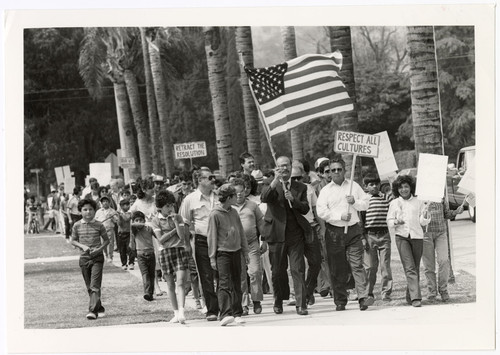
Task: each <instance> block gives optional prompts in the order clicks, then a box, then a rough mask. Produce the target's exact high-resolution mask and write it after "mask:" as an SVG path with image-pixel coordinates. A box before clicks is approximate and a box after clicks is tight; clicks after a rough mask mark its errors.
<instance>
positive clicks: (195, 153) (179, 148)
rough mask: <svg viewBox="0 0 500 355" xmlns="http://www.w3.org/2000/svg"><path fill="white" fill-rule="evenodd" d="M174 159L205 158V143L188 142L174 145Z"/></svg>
mask: <svg viewBox="0 0 500 355" xmlns="http://www.w3.org/2000/svg"><path fill="white" fill-rule="evenodd" d="M174 154H175V159H189V158H198V157H205V156H206V155H207V146H206V144H205V142H203V141H200V142H190V143H178V144H174Z"/></svg>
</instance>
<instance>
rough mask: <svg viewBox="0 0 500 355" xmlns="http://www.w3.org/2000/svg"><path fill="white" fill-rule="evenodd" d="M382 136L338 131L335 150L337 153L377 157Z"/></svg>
mask: <svg viewBox="0 0 500 355" xmlns="http://www.w3.org/2000/svg"><path fill="white" fill-rule="evenodd" d="M379 144H380V136H376V135H373V134H366V133H359V132H346V131H337V132H336V133H335V145H334V150H335V152H337V153H345V154H354V155H359V156H362V157H372V158H376V157H378V154H379Z"/></svg>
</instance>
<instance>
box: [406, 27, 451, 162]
mask: <svg viewBox="0 0 500 355" xmlns="http://www.w3.org/2000/svg"><path fill="white" fill-rule="evenodd" d="M407 43H408V54H409V58H410V85H411V115H412V121H413V135H414V138H415V150H416V151H417V156H418V153H430V154H443V153H444V150H443V136H442V128H441V119H440V112H439V95H438V80H437V68H436V52H435V47H434V46H435V44H434V32H433V28H432V27H430V26H411V27H410V26H409V27H408V35H407Z"/></svg>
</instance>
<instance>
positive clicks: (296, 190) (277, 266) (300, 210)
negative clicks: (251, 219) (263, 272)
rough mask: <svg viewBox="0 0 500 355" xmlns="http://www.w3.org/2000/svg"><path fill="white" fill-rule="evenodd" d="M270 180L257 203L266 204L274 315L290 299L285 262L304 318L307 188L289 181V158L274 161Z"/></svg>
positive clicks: (308, 228)
mask: <svg viewBox="0 0 500 355" xmlns="http://www.w3.org/2000/svg"><path fill="white" fill-rule="evenodd" d="M276 165H277V167H276V169H275V176H274V179H273V180H272V181H271V182H270V183H267V184H265V186H264V187H263V189H262V195H261V201H262V202H264V203H267V211H266V215H265V217H264V221H265V225H264V228H263V233H262V235H263V237H264V238H265V241H266V242H267V243H268V246H269V256H270V260H271V271H272V282H273V288H274V307H273V310H274V313H276V314H281V313H283V300H288V299H289V297H290V286H289V284H288V274H287V268H288V260H289V261H290V271H291V274H292V279H293V286H294V290H295V299H296V311H297V314H299V315H307V313H308V312H307V305H306V285H305V263H304V244H305V242H306V241H311V240H312V230H311V226H310V224H309V223H308V222H307V220H306V219H305V218H304V215H305V214H306V213H307V212H308V211H309V203H308V202H307V187H306V185H304V184H303V183H301V182H299V181H293V180H291V179H290V172H291V168H292V164H291V161H290V158H288V157H285V156H282V157H279V158H278V159H277V160H276Z"/></svg>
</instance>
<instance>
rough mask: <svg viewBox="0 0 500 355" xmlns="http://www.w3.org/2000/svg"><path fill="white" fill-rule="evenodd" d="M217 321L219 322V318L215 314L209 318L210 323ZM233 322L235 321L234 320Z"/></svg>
mask: <svg viewBox="0 0 500 355" xmlns="http://www.w3.org/2000/svg"><path fill="white" fill-rule="evenodd" d="M224 319H225V318H224ZM216 320H217V316H216V315H215V314H209V315H208V316H207V321H209V322H213V321H216ZM233 320H234V318H233ZM231 322H232V321H231ZM224 325H225V324H224Z"/></svg>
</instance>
